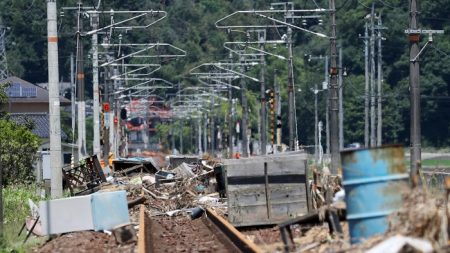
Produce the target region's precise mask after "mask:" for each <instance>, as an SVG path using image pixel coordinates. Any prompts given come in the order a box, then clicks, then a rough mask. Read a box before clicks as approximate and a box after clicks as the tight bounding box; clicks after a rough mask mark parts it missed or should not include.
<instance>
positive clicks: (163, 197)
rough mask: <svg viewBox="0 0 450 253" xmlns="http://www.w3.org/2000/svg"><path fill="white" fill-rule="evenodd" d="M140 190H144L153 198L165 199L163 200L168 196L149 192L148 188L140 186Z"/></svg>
mask: <svg viewBox="0 0 450 253" xmlns="http://www.w3.org/2000/svg"><path fill="white" fill-rule="evenodd" d="M142 190H144V192H146V193H148V194H150V196H152V197H153V198H155V199H165V200H167V199H169V198H168V197H166V196H162V197H161V196H156V194H154V193H153V192H151V191H150V190H147V189H145V188H144V187H142Z"/></svg>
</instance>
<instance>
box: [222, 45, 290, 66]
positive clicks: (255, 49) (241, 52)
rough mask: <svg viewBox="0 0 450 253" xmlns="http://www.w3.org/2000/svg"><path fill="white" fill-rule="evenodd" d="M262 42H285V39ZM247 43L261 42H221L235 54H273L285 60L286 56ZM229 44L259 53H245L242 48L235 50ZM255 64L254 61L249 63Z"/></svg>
mask: <svg viewBox="0 0 450 253" xmlns="http://www.w3.org/2000/svg"><path fill="white" fill-rule="evenodd" d="M264 43H267V44H286V41H284V40H268V41H265V42H264ZM248 44H261V42H259V41H246V42H239V41H228V42H225V43H224V44H223V47H224V48H225V49H227V50H228V51H230V52H233V53H235V54H237V55H239V56H260V55H270V56H274V57H276V58H278V59H281V60H287V59H286V57H284V56H282V55H277V54H274V53H271V52H268V51H265V50H261V49H259V48H256V47H252V46H249V45H248ZM229 45H237V46H240V47H243V48H244V49H247V48H248V49H250V50H252V51H256V52H259V53H260V54H255V53H245V51H244V50H241V49H240V50H236V49H233V48H231V47H230V46H229ZM257 64H258V63H256V62H255V63H251V64H250V65H251V66H254V65H257Z"/></svg>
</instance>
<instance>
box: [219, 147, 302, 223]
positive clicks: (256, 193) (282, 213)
mask: <svg viewBox="0 0 450 253" xmlns="http://www.w3.org/2000/svg"><path fill="white" fill-rule="evenodd" d="M224 166H225V173H226V189H227V196H228V219H229V221H230V222H231V223H232V224H233V225H234V226H236V227H243V226H256V225H270V224H277V223H279V222H282V221H284V220H286V219H290V218H293V217H297V216H299V215H303V214H306V213H308V207H307V188H306V178H307V177H306V175H307V169H306V168H307V167H306V155H303V154H302V155H274V156H260V157H252V158H245V159H234V160H232V159H230V160H225V161H224Z"/></svg>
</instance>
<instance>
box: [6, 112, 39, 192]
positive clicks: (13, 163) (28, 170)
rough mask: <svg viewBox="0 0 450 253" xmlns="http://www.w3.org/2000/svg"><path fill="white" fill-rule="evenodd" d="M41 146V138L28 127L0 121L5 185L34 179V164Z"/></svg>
mask: <svg viewBox="0 0 450 253" xmlns="http://www.w3.org/2000/svg"><path fill="white" fill-rule="evenodd" d="M39 144H40V140H39V137H38V136H36V135H35V134H33V133H32V132H31V131H30V130H29V129H28V128H27V127H25V126H21V125H18V124H16V123H14V122H11V121H8V120H6V119H0V162H1V164H2V169H3V184H4V185H8V184H11V183H16V182H24V181H25V182H27V181H32V180H33V179H34V174H33V163H34V160H35V158H36V152H37V150H38V147H39Z"/></svg>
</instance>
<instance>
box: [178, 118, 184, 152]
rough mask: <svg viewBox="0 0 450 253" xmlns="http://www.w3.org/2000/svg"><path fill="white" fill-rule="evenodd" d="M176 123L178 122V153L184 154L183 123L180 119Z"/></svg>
mask: <svg viewBox="0 0 450 253" xmlns="http://www.w3.org/2000/svg"><path fill="white" fill-rule="evenodd" d="M178 124H180V128H179V129H180V131H179V132H180V154H184V153H183V123H182V122H181V119H180V121H179V122H178Z"/></svg>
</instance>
